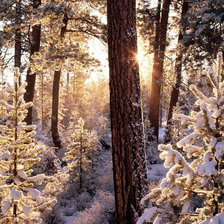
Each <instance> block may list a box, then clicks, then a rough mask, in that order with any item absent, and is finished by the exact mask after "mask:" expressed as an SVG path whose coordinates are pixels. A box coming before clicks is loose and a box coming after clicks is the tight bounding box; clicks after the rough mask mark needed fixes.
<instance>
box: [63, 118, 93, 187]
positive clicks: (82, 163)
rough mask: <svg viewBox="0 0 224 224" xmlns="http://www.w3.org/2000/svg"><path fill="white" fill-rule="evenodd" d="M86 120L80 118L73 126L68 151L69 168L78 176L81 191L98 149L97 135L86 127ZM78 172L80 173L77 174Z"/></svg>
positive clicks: (73, 175) (74, 175)
mask: <svg viewBox="0 0 224 224" xmlns="http://www.w3.org/2000/svg"><path fill="white" fill-rule="evenodd" d="M84 125H85V121H84V120H83V119H82V118H80V119H79V120H78V124H77V125H75V126H73V127H74V130H73V133H72V135H71V142H70V144H69V146H68V151H67V153H66V158H65V159H66V160H67V161H68V169H69V171H70V173H71V176H72V178H75V177H78V178H79V179H78V180H74V179H73V180H74V181H75V182H76V181H77V182H78V183H79V190H80V191H81V189H82V187H83V183H84V178H85V175H86V174H87V171H89V170H90V165H91V163H92V159H93V157H92V156H93V153H94V152H95V151H96V150H97V137H96V134H95V133H93V132H89V131H88V130H86V129H85V128H84ZM77 174H78V175H77Z"/></svg>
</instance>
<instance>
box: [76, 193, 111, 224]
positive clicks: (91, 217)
mask: <svg viewBox="0 0 224 224" xmlns="http://www.w3.org/2000/svg"><path fill="white" fill-rule="evenodd" d="M114 205H115V202H114V196H113V194H111V193H110V192H105V191H101V190H100V191H97V193H96V196H95V197H94V202H93V204H92V206H91V207H90V208H87V209H85V210H84V211H82V212H80V213H79V214H78V218H77V219H76V221H75V223H74V224H99V223H101V224H107V223H109V220H110V219H113V215H114V210H115V207H114Z"/></svg>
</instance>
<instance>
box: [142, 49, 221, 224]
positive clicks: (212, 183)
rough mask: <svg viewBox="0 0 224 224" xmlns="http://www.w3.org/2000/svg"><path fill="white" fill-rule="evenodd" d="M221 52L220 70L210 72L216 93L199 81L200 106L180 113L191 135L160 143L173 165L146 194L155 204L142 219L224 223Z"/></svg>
mask: <svg viewBox="0 0 224 224" xmlns="http://www.w3.org/2000/svg"><path fill="white" fill-rule="evenodd" d="M222 67H223V57H222V54H221V53H218V56H217V63H216V65H215V66H214V70H212V69H210V70H209V71H208V77H209V79H210V82H211V84H212V86H213V95H212V96H211V97H207V96H205V95H204V94H203V93H202V92H201V91H199V90H198V88H197V87H196V86H195V85H191V86H190V89H191V91H192V92H193V94H194V95H195V96H196V98H197V101H196V103H195V104H196V106H197V107H196V108H195V109H194V110H193V111H192V112H191V114H190V115H189V116H186V115H183V114H175V115H174V117H175V118H178V119H180V121H181V123H182V125H188V130H191V133H190V134H189V135H186V136H185V137H184V138H182V139H181V140H179V141H178V142H177V143H176V145H171V144H168V145H160V146H159V150H160V151H161V152H162V153H161V154H160V157H161V159H164V160H165V162H164V166H165V167H167V168H170V169H169V171H168V173H167V175H166V177H165V178H164V179H163V180H162V181H161V183H160V185H159V187H157V188H155V189H153V190H152V191H151V193H149V194H148V195H146V196H145V197H144V198H143V199H142V203H144V202H145V201H147V200H149V201H151V202H154V203H155V207H151V208H148V209H146V210H145V212H144V214H143V215H142V217H141V218H140V219H139V220H138V224H141V223H144V222H145V221H146V222H148V221H149V222H150V223H153V224H158V223H160V224H162V223H164V224H165V223H185V224H188V223H194V224H198V223H201V224H222V223H224V191H223V189H224V76H223V70H222Z"/></svg>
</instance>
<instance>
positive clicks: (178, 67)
mask: <svg viewBox="0 0 224 224" xmlns="http://www.w3.org/2000/svg"><path fill="white" fill-rule="evenodd" d="M187 11H188V2H187V1H186V0H183V6H182V12H181V24H180V25H181V27H180V33H179V36H178V46H179V47H180V49H179V51H178V53H177V58H176V64H175V74H176V83H175V86H174V87H173V89H172V92H171V98H170V108H169V112H168V119H167V123H168V124H170V122H171V118H172V116H173V108H174V107H175V106H176V105H177V102H178V97H179V91H180V84H181V70H182V58H183V45H182V40H183V33H184V17H185V15H186V13H187Z"/></svg>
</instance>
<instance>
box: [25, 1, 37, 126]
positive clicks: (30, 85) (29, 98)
mask: <svg viewBox="0 0 224 224" xmlns="http://www.w3.org/2000/svg"><path fill="white" fill-rule="evenodd" d="M40 5H41V0H33V8H34V9H36V8H38V7H39V6H40ZM40 38H41V25H35V26H33V27H32V33H31V45H30V57H32V55H34V53H35V52H38V51H39V50H40ZM26 82H27V86H26V92H25V94H24V100H25V101H26V102H33V98H34V90H35V82H36V73H34V74H31V68H28V71H27V75H26ZM32 112H33V107H30V108H28V113H27V116H26V118H25V122H26V123H27V124H28V125H30V124H32Z"/></svg>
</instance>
